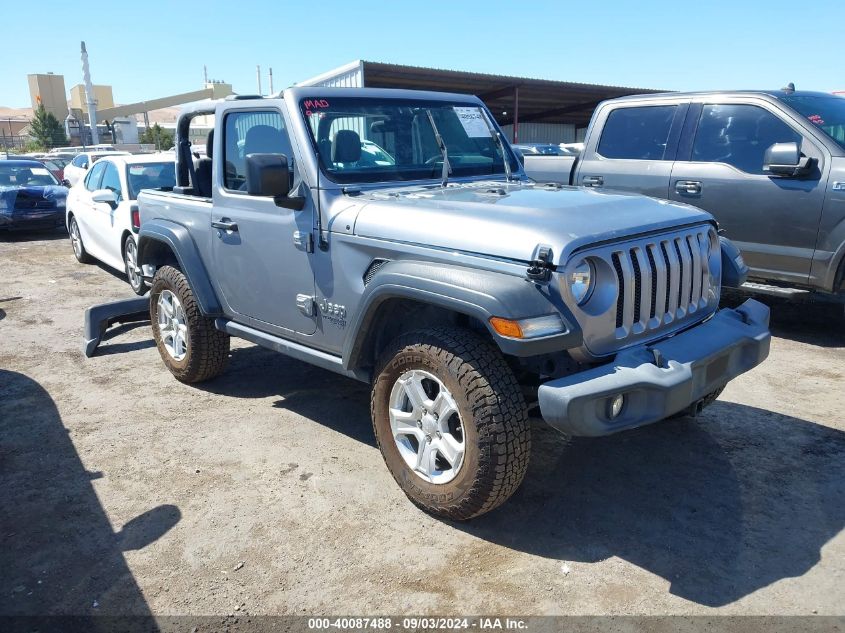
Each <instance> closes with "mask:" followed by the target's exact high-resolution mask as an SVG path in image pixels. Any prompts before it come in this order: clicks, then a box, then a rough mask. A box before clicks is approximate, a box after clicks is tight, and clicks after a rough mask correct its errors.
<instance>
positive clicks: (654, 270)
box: [645, 245, 666, 319]
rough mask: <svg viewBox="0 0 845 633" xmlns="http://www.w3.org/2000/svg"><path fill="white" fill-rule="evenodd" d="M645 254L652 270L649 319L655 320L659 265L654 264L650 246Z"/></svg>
mask: <svg viewBox="0 0 845 633" xmlns="http://www.w3.org/2000/svg"><path fill="white" fill-rule="evenodd" d="M645 252H646V254H647V255H648V266H649V268H651V312H650V313H649V315H648V318H649V319H653V318H654V317H655V316H656V315H657V264H655V263H654V255H653V254H652V252H651V247H650V246H648V245H646V247H645ZM663 309H664V310H665V309H666V308H663Z"/></svg>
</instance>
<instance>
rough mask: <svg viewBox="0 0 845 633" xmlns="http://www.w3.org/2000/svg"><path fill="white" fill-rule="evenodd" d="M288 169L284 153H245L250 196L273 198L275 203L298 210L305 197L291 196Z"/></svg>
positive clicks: (247, 186)
mask: <svg viewBox="0 0 845 633" xmlns="http://www.w3.org/2000/svg"><path fill="white" fill-rule="evenodd" d="M290 178H291V176H290V169H289V168H288V157H287V156H285V155H284V154H247V156H246V190H247V193H248V194H249V195H251V196H263V197H268V198H273V200H274V201H275V203H276V205H278V206H280V207H285V208H287V209H294V210H297V211H298V210H299V209H302V208H303V207H304V206H305V198H301V197H291V196H289V195H288V194H289V193H290Z"/></svg>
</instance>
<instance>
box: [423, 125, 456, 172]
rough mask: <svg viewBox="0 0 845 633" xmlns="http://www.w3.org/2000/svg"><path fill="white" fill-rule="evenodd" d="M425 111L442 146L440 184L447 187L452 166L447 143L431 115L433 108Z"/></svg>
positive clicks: (435, 137) (436, 138) (440, 146)
mask: <svg viewBox="0 0 845 633" xmlns="http://www.w3.org/2000/svg"><path fill="white" fill-rule="evenodd" d="M425 113H426V114H427V115H428V121H429V123H431V129H432V130H434V139H435V140H436V141H437V147H439V148H440V153H441V154H442V155H443V171H442V173H441V174H440V186H441V187H445V186H446V185H447V184H448V183H449V172H451V171H452V168H451V167H450V166H449V152H448V151H447V150H446V143H444V142H443V137H442V136H440V132H439V131H438V130H437V125H436V124H435V123H434V117H433V116H431V110H428V109H426V111H425Z"/></svg>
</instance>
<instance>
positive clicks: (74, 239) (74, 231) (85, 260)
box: [68, 216, 94, 264]
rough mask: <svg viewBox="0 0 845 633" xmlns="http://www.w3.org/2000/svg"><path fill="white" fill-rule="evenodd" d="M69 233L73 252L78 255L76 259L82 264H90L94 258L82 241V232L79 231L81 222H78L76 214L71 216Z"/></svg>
mask: <svg viewBox="0 0 845 633" xmlns="http://www.w3.org/2000/svg"><path fill="white" fill-rule="evenodd" d="M68 235H70V245H71V246H72V247H73V254H74V256H75V257H76V261H78V262H79V263H80V264H90V263H91V262H92V261H94V258H93V257H91V256H90V255H89V254H88V251H86V250H85V245H84V244H83V243H82V233H80V232H79V224H78V223H77V222H76V218H75V217H74V216H70V224H69V225H68Z"/></svg>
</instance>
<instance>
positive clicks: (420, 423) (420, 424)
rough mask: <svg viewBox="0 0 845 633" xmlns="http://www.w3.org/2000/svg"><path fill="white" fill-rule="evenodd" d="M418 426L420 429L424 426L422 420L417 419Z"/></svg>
mask: <svg viewBox="0 0 845 633" xmlns="http://www.w3.org/2000/svg"><path fill="white" fill-rule="evenodd" d="M417 428H418V429H421V428H422V420H417Z"/></svg>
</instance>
